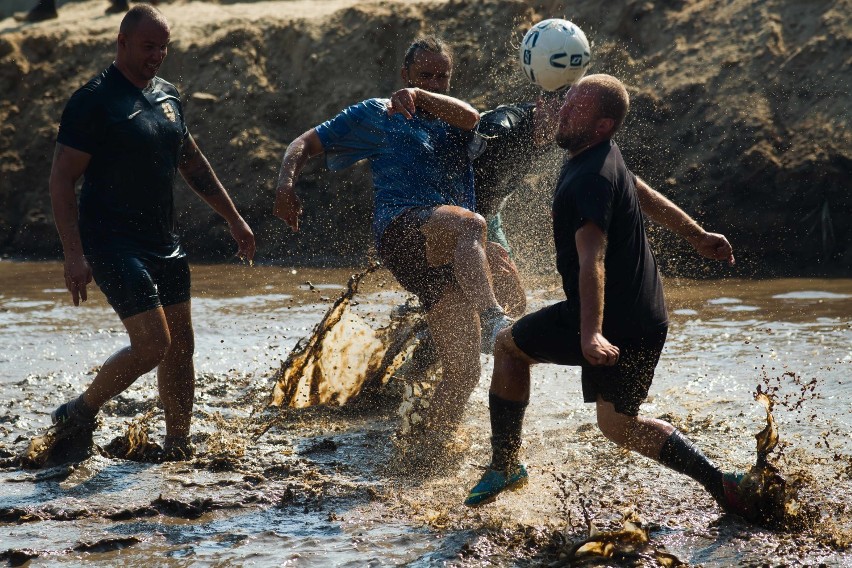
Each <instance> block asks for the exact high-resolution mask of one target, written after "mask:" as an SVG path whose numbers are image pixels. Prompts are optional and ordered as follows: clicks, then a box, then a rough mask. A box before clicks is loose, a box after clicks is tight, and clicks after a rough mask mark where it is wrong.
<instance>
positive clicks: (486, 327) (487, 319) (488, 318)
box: [480, 307, 515, 355]
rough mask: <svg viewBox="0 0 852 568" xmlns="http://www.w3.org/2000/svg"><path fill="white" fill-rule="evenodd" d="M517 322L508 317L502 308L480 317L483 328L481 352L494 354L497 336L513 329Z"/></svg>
mask: <svg viewBox="0 0 852 568" xmlns="http://www.w3.org/2000/svg"><path fill="white" fill-rule="evenodd" d="M513 323H515V320H513V319H512V318H510V317H509V316H507V315H506V313H505V312H504V311H503V309H502V308H499V307H496V308H489V309H487V310H485V311H484V312H482V314H481V315H480V326H481V328H482V344H481V348H480V349H481V351H482V352H483V353H485V354H486V355H490V354H492V353H494V344H495V343H497V334H498V333H500V332H501V331H503V330H504V329H506V328H507V327H511V326H512V324H513Z"/></svg>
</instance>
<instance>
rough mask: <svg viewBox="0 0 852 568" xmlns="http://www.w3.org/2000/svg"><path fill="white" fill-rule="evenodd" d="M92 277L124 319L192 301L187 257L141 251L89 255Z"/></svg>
mask: <svg viewBox="0 0 852 568" xmlns="http://www.w3.org/2000/svg"><path fill="white" fill-rule="evenodd" d="M86 260H88V261H89V265H90V266H91V267H92V275H93V276H94V278H95V282H96V283H97V285H98V287H99V288H100V289H101V291H102V292H103V293H104V295H105V296H106V298H107V301H108V302H109V303H110V305H111V306H112V307H113V309H114V310H115V312H116V313H117V314H118V317H120V318H121V319H126V318H129V317H130V316H135V315H136V314H141V313H142V312H147V311H148V310H153V309H155V308H158V307H160V306H171V305H174V304H180V303H182V302H186V301H189V292H190V277H189V263H188V262H187V260H186V257H178V258H163V257H159V256H156V255H149V254H145V253H140V252H106V253H103V252H99V253H96V254H89V255H86Z"/></svg>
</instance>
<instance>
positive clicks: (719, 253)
mask: <svg viewBox="0 0 852 568" xmlns="http://www.w3.org/2000/svg"><path fill="white" fill-rule="evenodd" d="M636 191H637V193H638V195H639V204H640V205H641V206H642V211H643V212H644V213H645V214H646V215H647V216H648V218H649V219H651V220H652V221H654V222H655V223H658V224H660V225H662V226H663V227H665V228H667V229H669V230H670V231H672V232H674V233H675V234H677V235H679V236H681V237H683V238H684V239H686V241H687V242H689V244H691V245H692V246H693V247H694V248H695V250H696V251H698V253H699V254H701V255H702V256H705V257H707V258H712V259H715V260H727V261H728V264H734V251H733V248H732V247H731V244H730V243H729V242H728V239H726V238H725V236H724V235H720V234H718V233H708V232H707V231H705V230H704V229H703V228H702V227H701V225H699V224H698V223H696V222H695V220H694V219H693V218H692V217H690V216H689V215H687V214H686V213H685V212H684V211H683V210H682V209H681V208H680V207H678V206H677V205H675V204H674V203H672V202H671V201H670V200H669V199H667V198H666V197H665V196H664V195H663V194H661V193H660V192H658V191H656V190H654V189H652V188H651V186H649V185H648V184H647V183H645V182H644V181H643V180H641V179H639V177H637V178H636Z"/></svg>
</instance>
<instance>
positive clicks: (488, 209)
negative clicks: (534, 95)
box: [473, 103, 546, 217]
mask: <svg viewBox="0 0 852 568" xmlns="http://www.w3.org/2000/svg"><path fill="white" fill-rule="evenodd" d="M534 110H535V105H534V104H532V103H521V104H517V105H501V106H499V107H497V108H496V109H494V110H489V111H487V112H484V113H482V116H481V117H480V118H479V125H478V126H477V131H478V132H479V134H480V135H481V136H482V137H483V138H484V140H485V151H484V152H483V153H482V154H481V155H480V156H479V157H477V158H476V160H475V161H474V162H473V178H474V185H475V188H476V211H477V213H480V214H481V215H483V216H485V217H491V216H493V215H495V214H497V213H498V212H499V211H500V209H501V208H502V207H503V203H504V202H505V200H506V198H507V197H509V195H511V194H512V192H514V191H515V189H517V186H518V184H519V183H520V178H522V177H523V176H524V175H525V174H526V173H527V170H528V168H527V167H526V166H527V165H528V164H529V163H530V161H531V160H532V159H533V158H534V157H536V156H537V155H538V154H540V153H542V150H543V149H540V148H537V147H536V145H535V142H534V139H533V132H534V129H533V123H534V121H533V112H534ZM544 149H546V148H544Z"/></svg>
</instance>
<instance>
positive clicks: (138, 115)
mask: <svg viewBox="0 0 852 568" xmlns="http://www.w3.org/2000/svg"><path fill="white" fill-rule="evenodd" d="M169 36H170V33H169V24H168V22H167V21H166V19H165V18H164V17H163V15H162V14H161V13H160V12H159V11H158V10H157V9H156V8H153V7H152V6H150V5H147V4H141V5H137V6H135V7H134V8H132V9H131V10H130V11H128V12H127V14H126V15H125V16H124V19H123V20H122V22H121V27H120V30H119V33H118V39H117V42H116V47H117V49H116V57H115V61H114V62H113V63H112V65H110V66H109V67H108V68H107V69H105V70H104V71H103V72H101V73H100V74H99V75H98V76H96V77H95V78H93V79H92V80H91V81H89V82H88V83H87V84H86V85H84V86H83V87H82V88H80V89H79V90H78V91H77V92H75V93H74V95H73V96H72V97H71V99H70V100H69V101H68V103H67V105H66V106H65V110H64V111H63V113H62V119H61V122H60V125H59V134H58V136H57V140H56V150H55V153H54V156H53V167H52V170H51V173H50V197H51V202H52V204H53V213H54V217H55V221H56V227H57V229H58V231H59V236H60V239H61V240H62V248H63V252H64V255H65V284H66V286H67V288H68V290H69V292H70V293H71V297H72V300H73V302H74V305H75V306H76V305H79V303H80V302H81V301H83V302H85V301H86V298H87V288H86V287H87V285H88V284H89V283H90V282H91V281H92V279H93V278H94V280H95V282H96V283H97V285H98V286H99V287H100V289H101V291H102V292H103V293H104V295H106V297H107V300H108V301H109V303H110V304H111V305H112V307H113V309H114V310H115V312H116V313H117V314H118V316H119V318H121V321H122V323H123V324H124V327H125V328H126V329H127V333H128V336H129V338H130V345H129V346H127V347H125V348H123V349H121V350H119V351H117V352H116V353H114V354H113V355H112V356H111V357H110V358H109V359H107V361H106V362H105V363H104V364H103V365H102V366H101V368H100V370H99V371H98V373H97V375H96V376H95V378H94V380H93V381H92V383H91V384H90V385H89V387H88V388H87V389H86V390H85V392H83V394H81V395H80V396H79V397H77V398H75V399H73V400H71V401H69V402H67V403H65V404H63V405H61V406H60V407H59V408H57V409H56V410H55V411H54V412H53V414H52V420H53V423H54V429H55V439H56V442H55V444H54V446H53V448H52V451H51V454H50V457H49V461H51V462H53V463H60V462H66V461H78V460H79V459H82V458H83V457H85V456H86V455H88V452H89V451H90V450H91V448H92V433H93V431H94V429H95V427H96V424H97V420H96V415H97V413H98V411H99V409H100V408H101V406H103V404H104V403H106V402H107V401H108V400H109V399H111V398H112V397H114V396H116V395H118V394H119V393H121V392H123V391H124V390H125V389H127V388H128V387H129V386H130V385H131V384H132V383H133V382H134V381H135V380H136V379H137V378H139V377H140V376H141V375H143V374H145V373H147V372H148V371H150V370H152V369H154V368H155V367H156V368H157V386H158V388H159V394H160V399H161V402H162V405H163V408H164V410H165V419H166V438H165V442H164V444H163V447H164V450H165V453H164V456H163V457H164V459H172V460H177V459H184V458H188V457H189V456H191V455H192V444H191V443H190V439H189V432H190V420H191V416H192V405H193V396H194V388H195V371H194V368H193V362H192V357H193V352H194V333H193V329H192V319H191V316H190V273H189V265H188V264H187V261H186V254H185V252H184V250H183V248H182V247H181V244H180V240H179V239H178V236H177V234H176V233H175V226H174V203H173V186H174V181H175V174H176V173H177V172H178V171H179V172H180V173H181V175H182V176H183V178H184V179H185V180H186V182H187V183H188V184H189V186H190V187H191V188H192V189H193V190H194V191H195V192H196V193H197V194H198V195H199V196H200V197H201V198H202V199H203V200H204V201H205V202H207V204H208V205H209V206H210V207H211V208H213V210H214V211H216V213H218V214H219V215H220V216H222V217H223V218H224V219H225V221H227V223H228V226H229V227H230V230H231V235H232V236H233V238H234V240H235V241H236V242H237V245H238V247H239V252H238V254H239V255H240V256H241V257H243V258H247V259H251V258H252V257H253V256H254V250H255V242H254V235H253V234H252V231H251V229H250V228H249V226H248V225H247V224H246V222H245V221H244V220H243V218H242V217H241V216H240V214H239V213H238V212H237V209H236V208H235V207H234V204H233V202H232V201H231V199H230V197H229V196H228V193H227V192H226V191H225V188H224V187H223V186H222V184H221V183H220V182H219V180H218V179H217V177H216V174H215V173H214V172H213V170H212V168H211V167H210V164H209V163H208V162H207V159H206V158H205V157H204V155H203V154H202V153H201V151H200V150H199V149H198V146H196V144H195V141H194V140H193V139H192V136H190V134H189V131H188V129H187V126H186V123H185V122H184V114H183V108H182V106H181V101H180V95H179V94H178V91H177V89H175V87H174V85H172V84H171V83H168V82H166V81H164V80H163V79H161V78H159V77H157V71H158V70H159V68H160V65H161V64H162V63H163V60H164V59H165V57H166V53H167V51H168V44H169ZM80 177H83V186H82V190H81V193H80V201H79V208H78V204H77V199H76V196H75V191H74V187H75V184H76V183H77V180H78V179H79V178H80Z"/></svg>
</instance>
